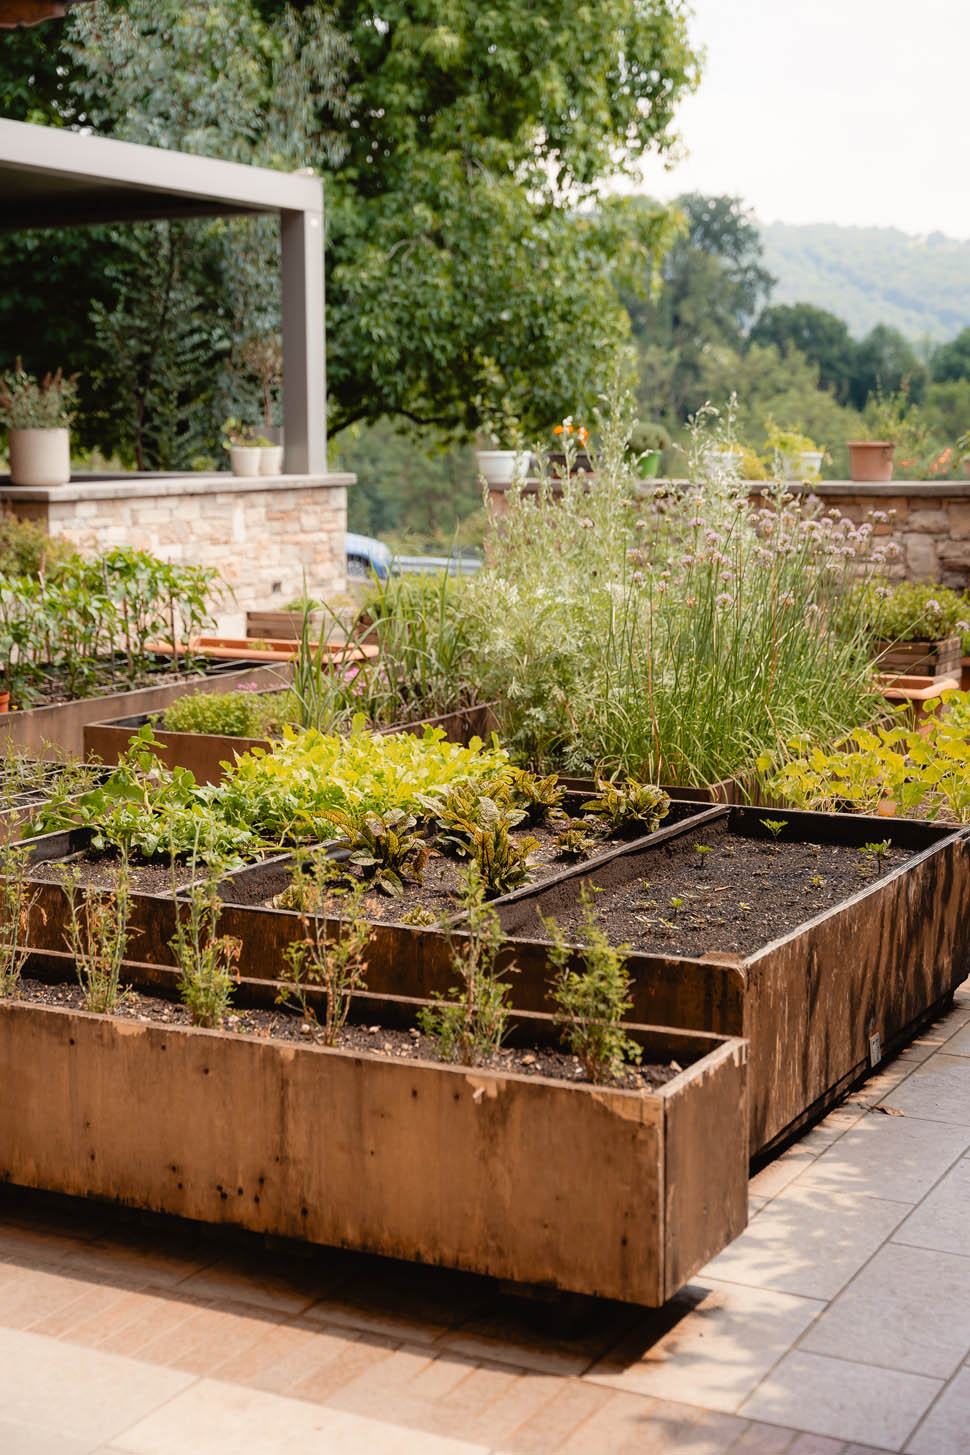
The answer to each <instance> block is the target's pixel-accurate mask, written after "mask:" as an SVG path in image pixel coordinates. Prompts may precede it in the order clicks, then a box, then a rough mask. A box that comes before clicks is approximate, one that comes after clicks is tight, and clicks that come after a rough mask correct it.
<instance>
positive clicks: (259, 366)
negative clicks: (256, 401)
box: [233, 333, 283, 475]
mask: <svg viewBox="0 0 970 1455" xmlns="http://www.w3.org/2000/svg"><path fill="white" fill-rule="evenodd" d="M239 363H240V365H241V366H242V368H243V369H244V370H245V371H246V372H247V373H249V374H254V375H255V376H256V378H258V380H259V383H260V388H261V390H262V394H263V433H262V435H261V436H260V443H259V444H258V448H259V450H260V456H259V469H258V471H257V472H256V473H257V474H260V475H282V473H283V446H282V444H281V443H280V442H279V441H280V435H279V432H278V431H275V430H274V427H273V394H274V391H276V390H278V389H279V386H280V384H281V383H282V380H283V346H282V343H281V342H280V338H279V335H278V334H274V333H268V334H254V335H253V336H252V338H248V339H246V340H245V341H244V343H243V344H242V345H241V347H240V349H239ZM233 468H234V470H235V467H233ZM235 473H236V474H242V473H245V472H243V471H235Z"/></svg>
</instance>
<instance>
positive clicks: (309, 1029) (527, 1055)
mask: <svg viewBox="0 0 970 1455" xmlns="http://www.w3.org/2000/svg"><path fill="white" fill-rule="evenodd" d="M17 999H18V1000H24V1001H29V1002H31V1003H32V1004H35V1005H50V1006H56V1007H59V1008H60V1009H62V1010H83V1009H84V1003H83V1002H84V997H83V992H82V990H81V987H80V985H73V984H60V985H48V984H46V983H45V982H43V981H40V980H33V979H30V978H28V977H26V976H25V977H24V978H23V979H22V980H21V983H20V989H19V993H18V996H17ZM112 1015H116V1016H119V1017H121V1018H122V1019H124V1020H133V1021H141V1022H143V1023H147V1024H152V1025H169V1026H189V1025H191V1024H192V1022H191V1020H190V1018H189V1013H188V1011H187V1010H186V1009H185V1007H184V1006H183V1005H180V1004H177V1003H174V1002H172V1001H168V1000H163V999H161V998H159V997H158V996H151V995H143V994H142V993H141V992H140V991H137V990H133V989H127V990H125V991H124V993H123V996H122V999H121V1000H120V1002H119V1004H118V1006H117V1007H116V1009H115V1010H114V1011H113V1012H112ZM221 1029H222V1030H225V1031H228V1032H231V1033H232V1034H235V1035H240V1036H248V1037H249V1038H251V1039H256V1040H265V1041H290V1042H292V1041H298V1042H301V1043H302V1044H303V1045H312V1044H314V1042H315V1041H318V1040H319V1028H318V1027H317V1026H315V1025H314V1024H313V1023H311V1022H308V1021H304V1020H302V1019H301V1017H300V1016H299V1015H294V1014H291V1013H289V1012H287V1011H282V1010H280V1011H272V1010H246V1009H237V1010H234V1011H230V1013H229V1015H228V1016H227V1017H226V1021H225V1024H224V1026H222V1027H221ZM336 1046H337V1049H338V1050H342V1051H368V1052H370V1053H372V1054H374V1055H378V1056H387V1057H389V1058H391V1059H393V1060H406V1061H432V1062H439V1063H441V1062H443V1061H444V1058H443V1057H442V1056H440V1055H439V1054H438V1050H437V1046H436V1043H435V1041H434V1040H433V1039H432V1038H431V1037H429V1036H426V1035H425V1034H424V1033H423V1032H422V1031H419V1030H418V1029H417V1028H412V1029H410V1030H405V1031H402V1030H397V1029H388V1028H387V1027H386V1026H364V1025H347V1026H344V1028H343V1030H342V1031H341V1032H340V1033H339V1035H338V1038H337V1042H336ZM480 1064H481V1067H483V1068H485V1069H487V1070H489V1071H507V1072H512V1073H514V1074H515V1075H516V1076H541V1077H549V1078H551V1079H553V1080H556V1081H571V1082H576V1083H586V1084H588V1079H587V1077H586V1076H585V1075H584V1072H583V1068H582V1065H581V1063H580V1062H579V1060H578V1059H577V1058H576V1057H575V1056H570V1055H568V1054H567V1053H565V1052H562V1051H557V1050H554V1049H550V1048H549V1047H548V1046H503V1048H502V1049H501V1050H500V1051H499V1052H498V1054H497V1055H495V1056H490V1057H488V1058H486V1059H485V1060H483V1061H482V1062H481V1063H480ZM682 1070H683V1067H682V1066H681V1065H680V1064H679V1063H678V1062H677V1061H670V1062H668V1063H666V1064H661V1065H655V1064H649V1063H646V1064H643V1065H640V1066H636V1067H634V1066H631V1067H630V1069H629V1071H628V1072H627V1073H626V1075H625V1076H624V1077H623V1079H622V1080H621V1081H620V1082H619V1083H617V1084H618V1085H619V1086H620V1087H621V1088H622V1089H625V1090H630V1091H643V1090H650V1089H654V1088H656V1087H660V1086H664V1085H666V1083H667V1082H668V1081H672V1080H673V1078H674V1077H675V1076H678V1075H679V1074H680V1072H681V1071H682Z"/></svg>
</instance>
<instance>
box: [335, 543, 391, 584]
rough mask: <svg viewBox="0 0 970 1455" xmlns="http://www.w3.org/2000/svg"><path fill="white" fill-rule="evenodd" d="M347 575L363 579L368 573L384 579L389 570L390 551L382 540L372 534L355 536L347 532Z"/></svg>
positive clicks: (379, 579) (354, 578) (358, 579)
mask: <svg viewBox="0 0 970 1455" xmlns="http://www.w3.org/2000/svg"><path fill="white" fill-rule="evenodd" d="M345 549H346V552H347V575H348V576H349V577H350V579H351V580H356V581H363V580H366V578H367V577H368V576H370V575H374V576H376V577H377V579H378V581H386V580H387V578H388V575H389V574H390V570H391V552H390V550H389V549H388V547H387V546H385V544H384V542H383V541H378V540H375V539H374V537H373V536H357V535H353V534H352V532H350V531H348V532H347V545H346V548H345Z"/></svg>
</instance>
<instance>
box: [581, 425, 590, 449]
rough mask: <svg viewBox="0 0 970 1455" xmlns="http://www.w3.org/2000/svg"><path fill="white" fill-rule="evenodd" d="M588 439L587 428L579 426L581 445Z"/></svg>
mask: <svg viewBox="0 0 970 1455" xmlns="http://www.w3.org/2000/svg"><path fill="white" fill-rule="evenodd" d="M588 439H589V430H588V429H583V428H582V427H580V430H579V443H580V444H581V445H584V444H585V443H586V441H587V440H588Z"/></svg>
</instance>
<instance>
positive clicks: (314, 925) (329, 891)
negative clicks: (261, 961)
mask: <svg viewBox="0 0 970 1455" xmlns="http://www.w3.org/2000/svg"><path fill="white" fill-rule="evenodd" d="M298 870H299V874H300V876H301V878H302V880H303V894H302V898H303V902H304V904H305V905H307V906H309V905H311V904H312V906H313V908H312V909H311V908H309V907H308V908H306V909H304V910H302V911H301V913H300V926H301V930H302V938H301V939H299V940H296V941H295V942H294V943H293V944H291V945H288V946H287V948H286V961H287V963H286V965H285V967H284V968H283V969H282V970H281V972H280V979H281V981H282V984H281V987H280V991H279V994H278V996H277V1001H278V1002H279V1004H280V1005H286V1006H290V1007H293V1006H295V1007H296V1008H297V1009H298V1010H299V1011H300V1014H301V1015H302V1017H303V1020H304V1023H305V1024H307V1025H309V1026H312V1027H315V1028H316V1034H317V1035H318V1036H319V1038H320V1039H321V1040H322V1041H323V1043H324V1044H325V1045H327V1046H332V1045H334V1044H335V1043H336V1040H337V1037H338V1036H339V1034H340V1031H341V1030H342V1029H343V1026H344V1024H345V1023H346V1020H347V1016H348V1015H349V1013H350V1007H351V1003H352V1001H353V996H354V994H355V992H357V991H359V990H363V989H364V988H365V986H366V980H365V976H366V973H367V961H366V959H365V954H366V950H367V945H368V942H369V939H370V926H369V925H368V923H367V921H366V919H365V917H364V896H365V895H366V893H367V888H366V886H365V885H363V884H361V883H359V882H351V883H347V882H346V881H345V880H342V879H340V870H339V868H338V866H337V865H335V864H334V862H333V860H332V859H328V858H325V857H322V856H321V857H317V858H315V859H313V860H312V861H311V862H310V864H309V866H307V864H306V863H305V862H304V861H302V860H301V861H299V864H298ZM335 908H336V909H339V912H340V913H339V919H336V917H335V916H334V914H333V910H334V909H335ZM321 992H322V996H323V1002H324V1013H323V1021H322V1022H321V1021H320V1020H319V1017H318V1015H317V1011H316V1001H317V1000H318V999H319V998H320V993H321Z"/></svg>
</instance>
